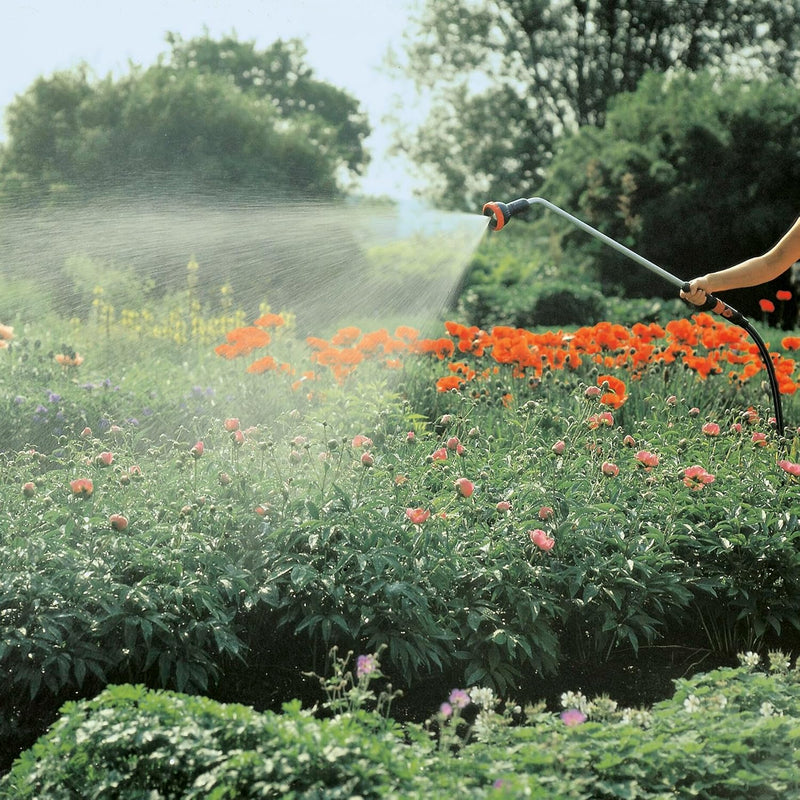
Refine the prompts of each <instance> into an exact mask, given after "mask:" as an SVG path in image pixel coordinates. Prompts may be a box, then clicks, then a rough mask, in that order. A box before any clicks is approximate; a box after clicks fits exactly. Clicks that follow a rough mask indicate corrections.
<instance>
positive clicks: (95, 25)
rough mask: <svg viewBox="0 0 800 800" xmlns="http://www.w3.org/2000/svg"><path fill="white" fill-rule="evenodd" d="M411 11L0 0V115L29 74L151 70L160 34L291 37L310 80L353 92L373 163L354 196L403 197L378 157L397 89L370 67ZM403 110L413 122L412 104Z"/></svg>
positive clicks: (303, 4)
mask: <svg viewBox="0 0 800 800" xmlns="http://www.w3.org/2000/svg"><path fill="white" fill-rule="evenodd" d="M416 5H418V0H369V2H366V3H347V2H340V0H133V1H132V2H131V1H130V0H126V1H125V2H114V0H102V1H101V0H81V2H69V0H0V110H5V108H6V106H8V104H9V103H10V102H11V101H12V100H13V99H14V96H15V95H17V94H19V93H21V92H24V91H25V90H26V89H27V88H28V87H29V86H30V85H31V83H32V82H33V81H34V80H35V79H36V78H37V77H38V76H40V75H49V74H51V73H52V72H54V71H56V70H61V69H68V68H70V67H73V66H75V65H77V64H78V63H80V62H86V63H87V64H88V65H89V67H90V68H91V69H92V70H94V72H95V73H97V75H98V76H104V75H106V74H107V73H109V72H113V73H114V74H117V75H119V74H123V73H125V72H127V71H128V64H129V62H131V61H133V62H134V63H137V64H141V65H144V66H147V65H149V64H152V63H154V62H155V60H156V57H157V56H158V54H159V53H163V52H166V50H167V49H168V45H167V43H166V41H165V39H164V36H165V34H166V33H167V32H168V31H172V32H175V33H178V34H180V35H181V36H182V37H183V38H184V39H190V38H192V37H194V36H198V35H201V34H202V33H203V31H204V29H208V31H209V33H210V35H211V36H212V37H213V38H217V37H219V36H221V35H223V34H229V33H232V32H235V33H236V34H237V36H238V38H239V39H240V40H243V41H255V43H256V46H257V47H259V48H264V47H266V46H268V45H269V44H271V43H272V42H274V41H275V40H276V39H290V38H300V39H303V40H304V41H305V43H306V47H307V49H308V59H307V60H308V64H309V65H310V66H311V67H312V68H313V70H314V72H315V74H316V76H317V77H318V78H319V79H321V80H324V81H327V82H329V83H332V84H334V85H335V86H338V87H340V88H342V89H345V90H346V91H348V92H349V93H350V94H352V95H354V96H355V97H356V98H357V99H358V100H359V101H361V103H362V105H363V107H364V109H365V110H366V111H367V113H368V114H369V118H370V123H371V125H372V128H373V131H374V133H373V136H372V137H370V139H369V140H368V141H367V145H368V147H369V149H370V151H371V153H372V155H373V165H372V166H371V168H370V171H369V174H368V176H367V178H366V180H365V181H364V183H363V188H364V190H365V191H367V192H369V193H373V194H383V193H386V194H393V195H404V194H408V193H410V191H411V188H410V187H411V185H412V181H411V179H410V178H409V177H407V174H406V170H405V168H404V166H403V165H402V163H400V162H395V163H392V162H390V161H388V160H387V159H386V156H385V148H386V146H387V144H388V131H387V130H386V127H385V126H382V125H381V117H382V116H384V115H385V114H387V113H389V112H390V111H392V109H393V101H396V99H397V97H398V95H399V96H401V97H402V95H403V86H402V83H400V82H399V81H397V80H396V79H393V78H392V77H391V76H389V75H386V74H384V73H382V72H381V71H380V69H379V68H380V65H381V61H382V59H383V56H384V54H385V53H386V51H387V49H388V48H389V47H390V46H392V47H394V48H395V49H397V50H400V48H401V37H402V34H403V33H404V32H405V30H406V29H407V23H408V16H409V11H410V9H412V8H413V7H415V6H416ZM406 91H407V90H406ZM405 105H406V111H407V113H409V114H411V115H412V118H413V109H412V108H410V106H411V105H412V104H411V103H406V104H405ZM2 135H3V137H5V131H3V133H2Z"/></svg>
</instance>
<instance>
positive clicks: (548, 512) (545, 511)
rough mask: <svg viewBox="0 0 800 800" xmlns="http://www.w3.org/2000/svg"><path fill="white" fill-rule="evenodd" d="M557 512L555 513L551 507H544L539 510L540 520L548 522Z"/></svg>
mask: <svg viewBox="0 0 800 800" xmlns="http://www.w3.org/2000/svg"><path fill="white" fill-rule="evenodd" d="M555 513H556V512H555V511H553V509H552V507H551V506H542V507H541V508H540V509H539V519H541V520H547V519H551V518H552V517H553V515H554V514H555Z"/></svg>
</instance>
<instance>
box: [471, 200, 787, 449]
mask: <svg viewBox="0 0 800 800" xmlns="http://www.w3.org/2000/svg"><path fill="white" fill-rule="evenodd" d="M533 205H540V206H544V207H545V208H547V209H548V210H550V211H553V212H554V213H556V214H558V215H559V216H560V217H563V218H564V219H565V220H567V221H568V222H570V223H571V224H572V225H574V226H575V227H577V228H580V229H581V230H582V231H584V232H586V233H588V234H590V235H591V236H594V238H595V239H599V240H600V241H601V242H602V243H603V244H606V245H608V246H609V247H611V248H613V249H614V250H616V251H617V252H618V253H621V254H622V255H624V256H626V257H627V258H629V259H631V260H632V261H635V262H636V263H637V264H639V265H640V266H642V267H645V268H646V269H649V270H650V271H651V272H653V273H655V274H656V275H658V276H659V277H660V278H663V279H664V280H665V281H667V282H668V283H671V284H672V285H673V286H675V287H676V288H677V289H680V290H682V291H684V292H688V291H689V284H688V282H686V281H682V280H681V279H680V278H678V277H676V276H675V275H673V274H672V273H671V272H667V270H665V269H663V268H662V267H659V266H658V264H654V263H653V262H652V261H649V260H648V259H646V258H644V256H640V255H639V254H638V253H636V252H634V251H633V250H631V249H630V248H628V247H625V245H624V244H620V242H618V241H616V240H615V239H612V238H611V237H610V236H606V234H604V233H602V232H601V231H598V230H597V228H593V227H592V226H591V225H588V224H587V223H585V222H583V220H580V219H578V218H577V217H574V216H573V215H572V214H570V213H568V212H567V211H564V209H563V208H559V207H558V206H557V205H555V204H553V203H551V202H550V201H549V200H545V199H544V198H543V197H529V198H524V197H521V198H520V199H519V200H512V201H511V202H510V203H500V202H498V201H492V202H490V203H486V204H485V205H484V207H483V214H484V216H486V217H489V228H490V229H491V230H494V231H499V230H502V228H503V227H505V225H506V223H507V222H508V221H509V220H510V219H511V217H515V216H517V214H522V213H524V212H526V211H528V209H530V207H531V206H533ZM690 305H691V306H692V308H693V309H696V310H697V311H711V312H713V313H714V314H718V315H719V316H721V317H723V318H725V319H727V320H728V321H729V322H732V323H733V324H734V325H738V326H739V327H740V328H743V329H744V330H745V331H746V332H747V333H748V334H749V335H750V337H751V338H752V339H753V341H754V342H755V343H756V346H757V347H758V352H759V355H760V356H761V360H762V361H763V363H764V368H765V369H766V371H767V375H768V377H769V386H770V392H771V394H772V404H773V407H774V409H775V425H776V427H777V429H778V434H779V435H780V436H783V435H784V432H785V428H784V422H783V408H782V406H781V395H780V390H779V388H778V379H777V377H776V375H775V365H774V364H773V363H772V357H771V356H770V354H769V350H768V349H767V346H766V344H764V340H763V339H762V338H761V336H759V334H758V331H756V330H755V328H754V327H753V326H752V324H751V323H750V321H749V320H748V319H747V318H746V317H745V316H744V315H743V314H742V313H741V312H739V311H737V310H736V309H735V308H733V307H732V306H730V305H728V304H727V303H725V302H723V301H722V300H720V299H719V298H718V297H715V296H714V295H713V294H706V300H705V302H704V303H703V304H702V305H694V304H690Z"/></svg>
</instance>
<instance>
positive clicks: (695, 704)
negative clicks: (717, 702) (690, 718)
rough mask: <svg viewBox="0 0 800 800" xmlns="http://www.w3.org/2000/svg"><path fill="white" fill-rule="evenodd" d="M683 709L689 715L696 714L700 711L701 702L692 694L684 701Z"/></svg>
mask: <svg viewBox="0 0 800 800" xmlns="http://www.w3.org/2000/svg"><path fill="white" fill-rule="evenodd" d="M683 707H684V708H685V709H686V712H687V713H688V714H694V713H695V712H696V711H699V710H700V700H699V699H698V697H697V696H696V695H693V694H690V695H689V696H688V697H687V698H686V699H685V700H684V701H683Z"/></svg>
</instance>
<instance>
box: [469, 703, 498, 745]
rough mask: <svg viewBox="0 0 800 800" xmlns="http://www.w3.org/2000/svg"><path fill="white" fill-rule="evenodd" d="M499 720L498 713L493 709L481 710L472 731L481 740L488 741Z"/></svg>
mask: <svg viewBox="0 0 800 800" xmlns="http://www.w3.org/2000/svg"><path fill="white" fill-rule="evenodd" d="M496 722H497V714H494V713H493V712H491V711H479V712H478V716H477V717H475V722H473V723H472V732H473V733H474V734H475V737H476V738H477V739H478V741H479V742H488V741H489V740H490V739H491V737H492V732H493V730H494V728H495V723H496Z"/></svg>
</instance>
